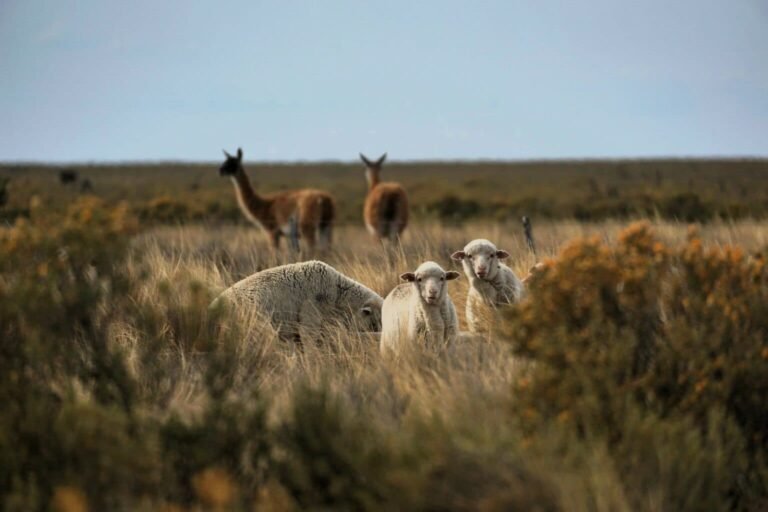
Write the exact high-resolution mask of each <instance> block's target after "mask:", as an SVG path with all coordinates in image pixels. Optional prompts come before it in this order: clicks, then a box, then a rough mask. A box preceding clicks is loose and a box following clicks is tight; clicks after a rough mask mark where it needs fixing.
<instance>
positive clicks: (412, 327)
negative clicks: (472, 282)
mask: <svg viewBox="0 0 768 512" xmlns="http://www.w3.org/2000/svg"><path fill="white" fill-rule="evenodd" d="M460 275H461V274H459V273H458V272H456V271H453V270H451V271H448V272H446V271H445V270H443V269H442V268H441V267H440V265H438V264H437V263H435V262H433V261H427V262H425V263H422V264H421V265H419V268H417V269H416V271H415V272H406V273H404V274H402V275H401V276H400V279H402V280H403V281H407V282H406V283H403V284H400V285H398V286H397V287H395V289H394V290H392V291H391V292H390V293H389V295H387V298H386V299H384V306H383V307H382V309H381V323H382V331H381V341H380V345H379V348H380V350H381V352H382V353H387V352H389V351H393V352H397V351H398V350H399V349H400V348H402V347H404V346H405V345H406V344H425V345H429V346H442V345H451V344H453V343H454V342H455V341H456V337H457V335H458V332H459V321H458V318H457V316H456V308H454V306H453V302H452V301H451V298H450V297H449V296H448V293H447V285H446V281H451V280H453V279H456V278H458V277H459V276H460Z"/></svg>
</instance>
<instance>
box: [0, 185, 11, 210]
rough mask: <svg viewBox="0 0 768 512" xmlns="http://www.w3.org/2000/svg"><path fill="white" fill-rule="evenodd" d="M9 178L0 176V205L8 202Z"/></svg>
mask: <svg viewBox="0 0 768 512" xmlns="http://www.w3.org/2000/svg"><path fill="white" fill-rule="evenodd" d="M9 181H11V180H10V178H0V207H2V206H5V203H7V202H8V182H9Z"/></svg>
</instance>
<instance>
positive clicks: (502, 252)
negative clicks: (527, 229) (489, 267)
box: [496, 249, 509, 260]
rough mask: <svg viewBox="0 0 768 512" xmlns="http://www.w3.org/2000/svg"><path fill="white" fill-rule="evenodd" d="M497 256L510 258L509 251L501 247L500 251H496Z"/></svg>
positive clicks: (502, 258)
mask: <svg viewBox="0 0 768 512" xmlns="http://www.w3.org/2000/svg"><path fill="white" fill-rule="evenodd" d="M496 256H498V258H499V259H500V260H504V259H507V258H509V253H508V252H507V251H502V250H501V249H499V250H498V251H496Z"/></svg>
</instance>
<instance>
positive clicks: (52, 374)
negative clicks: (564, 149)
mask: <svg viewBox="0 0 768 512" xmlns="http://www.w3.org/2000/svg"><path fill="white" fill-rule="evenodd" d="M217 167H218V166H217V165H216V164H179V163H175V164H152V165H149V164H147V165H120V166H102V165H87V166H66V168H67V169H76V170H77V171H78V172H79V177H80V181H82V180H83V179H86V178H87V179H88V180H90V182H91V184H92V186H93V190H92V191H89V192H87V193H84V192H82V191H81V190H80V188H79V187H80V185H79V184H70V185H62V184H60V183H59V181H58V173H59V171H60V170H62V169H63V168H64V167H62V166H29V165H9V164H6V165H3V166H1V167H0V179H1V178H3V177H6V178H10V181H9V182H8V185H7V187H6V191H7V201H6V204H5V205H4V206H2V207H0V212H3V211H4V212H5V216H4V217H3V218H4V219H5V222H6V225H5V226H4V227H0V234H2V237H0V249H2V251H4V252H3V256H4V258H6V262H8V263H7V264H5V263H0V270H2V272H0V320H3V321H5V322H6V325H5V326H2V325H0V332H1V333H3V336H4V338H5V341H4V342H3V343H4V345H3V350H4V352H3V353H2V355H1V356H0V370H2V371H0V399H2V400H3V401H4V402H3V403H6V404H10V405H7V406H6V411H9V412H7V413H6V414H4V415H3V417H2V418H0V467H2V468H4V469H0V484H2V485H0V487H3V486H5V489H7V490H6V491H5V493H4V495H3V496H2V500H3V501H2V502H0V505H2V508H4V509H6V510H31V509H40V510H44V509H49V508H51V509H55V510H70V511H74V510H89V509H90V510H99V509H112V510H174V511H175V510H433V511H439V510H467V511H468V510H484V511H497V510H498V511H501V510H563V511H606V512H607V511H631V510H642V511H649V512H650V511H667V510H670V511H671V510H692V511H693V510H729V509H730V510H750V511H753V510H754V511H757V510H765V508H761V507H765V506H767V505H768V466H766V463H765V462H766V461H765V458H764V457H765V456H766V455H767V454H768V450H767V449H766V447H768V426H767V425H768V408H766V407H765V406H764V404H765V400H764V396H765V393H767V392H768V341H767V340H768V300H765V299H766V298H768V275H766V272H765V270H764V265H763V262H764V256H763V255H764V254H765V253H766V250H768V220H765V218H766V215H767V214H768V161H767V160H732V161H727V160H722V161H706V160H699V161H697V160H668V161H616V162H613V161H611V162H608V161H602V162H531V163H509V164H502V163H492V162H487V163H418V164H417V163H397V162H395V163H390V164H387V165H386V166H385V170H384V175H385V178H386V179H387V180H394V181H400V182H402V183H403V184H404V186H405V187H406V189H407V190H408V192H409V194H410V195H411V200H412V204H413V208H414V217H415V218H414V222H413V223H412V225H410V226H409V228H408V229H407V230H406V232H405V234H404V237H403V239H402V241H401V244H399V245H398V246H395V247H390V246H382V245H380V244H379V243H377V242H374V241H372V239H371V238H370V236H369V235H368V234H367V233H366V232H365V230H364V228H363V226H362V222H361V218H360V216H361V213H360V212H361V210H362V202H363V198H364V194H365V182H364V177H363V170H362V166H361V165H357V164H354V165H353V164H341V163H327V164H284V165H267V164H258V165H256V164H252V165H248V164H246V171H248V172H249V174H250V176H251V178H252V180H253V182H254V184H255V185H256V187H257V190H260V191H264V192H269V191H274V190H281V189H286V188H294V187H305V186H306V187H310V186H311V187H318V188H325V189H327V190H330V191H332V192H333V194H334V195H335V197H336V199H337V203H338V207H339V212H340V220H339V223H338V226H337V229H336V230H335V232H334V244H333V248H332V249H331V250H330V251H328V252H325V253H307V252H303V253H295V252H292V251H290V250H288V249H287V248H285V247H283V248H282V249H281V250H279V251H273V250H272V249H270V248H269V246H268V243H267V238H266V236H265V235H264V234H263V233H261V232H260V231H259V230H258V229H256V228H255V227H252V226H250V225H248V224H247V223H245V222H243V221H242V219H241V218H240V217H241V215H240V214H239V212H238V210H237V208H236V206H235V202H234V198H233V191H232V186H231V184H230V183H229V182H228V180H226V179H224V178H220V177H219V176H218V173H217ZM86 195H95V196H97V197H100V198H101V199H103V200H104V202H105V204H104V205H95V203H94V204H91V203H89V202H88V201H90V200H89V199H87V198H86V199H85V203H86V204H85V206H82V207H78V208H80V209H78V210H76V211H75V212H74V213H72V212H70V213H66V210H67V209H68V208H70V207H71V206H72V205H73V204H76V203H77V201H78V200H83V198H82V197H81V196H86ZM694 196H695V198H696V199H692V198H693V197H694ZM35 197H36V198H37V199H33V198H35ZM121 201H125V202H127V204H128V209H127V212H123V213H120V214H119V215H118V214H114V213H104V214H102V213H100V212H101V211H102V209H104V211H105V212H109V211H110V210H109V209H110V208H112V207H113V206H114V205H117V204H118V203H120V202H121ZM675 208H678V209H677V210H676V209H675ZM523 214H525V215H530V216H531V217H532V218H533V223H534V235H535V239H536V245H537V255H534V254H532V253H531V251H530V250H529V248H528V247H527V245H526V243H525V240H524V237H523V233H522V229H521V226H520V223H519V216H520V215H523ZM123 215H125V217H126V218H132V217H133V216H134V215H135V216H138V218H139V222H138V225H137V226H135V227H134V228H131V229H128V228H125V231H123V229H124V227H123V226H124V225H126V226H127V225H130V222H129V221H124V220H123ZM678 215H679V217H680V218H677V216H678ZM15 216H21V217H22V218H25V219H27V220H26V221H24V222H22V223H17V224H14V223H13V220H12V219H13V218H14V217H15ZM102 218H103V219H104V220H103V221H99V220H98V219H102ZM115 219H119V222H117V221H116V220H115ZM59 220H61V223H62V225H63V227H61V228H60V227H59V226H58V224H59ZM638 220H640V221H642V222H644V223H645V224H644V226H645V227H637V226H638V225H637V224H633V226H635V227H633V228H630V231H629V232H627V226H628V225H630V224H632V223H634V222H635V221H638ZM99 222H103V223H102V224H100V223H99ZM692 222H693V223H694V226H693V227H692V226H691V223H692ZM115 226H117V227H115ZM59 229H61V230H59ZM100 230H101V231H100ZM73 233H74V235H73ZM622 233H623V234H622ZM649 233H650V234H649ZM474 238H488V239H490V240H492V241H494V242H496V244H497V245H498V246H499V247H500V248H504V249H506V250H507V251H508V252H510V254H511V258H510V259H509V260H508V264H509V265H510V266H511V267H512V268H513V270H514V271H515V272H516V273H517V274H518V275H521V276H524V275H526V274H527V271H528V269H529V268H530V267H531V266H532V265H533V264H534V263H536V262H537V261H542V260H549V261H551V262H552V263H551V264H552V265H553V267H552V268H553V269H554V270H552V272H554V274H551V275H550V276H551V277H550V278H549V280H546V279H545V281H544V282H543V283H542V284H541V288H540V290H539V291H536V290H534V291H533V298H532V300H539V301H540V304H538V305H536V304H530V305H527V306H525V307H523V308H522V309H521V310H520V312H512V313H510V316H509V317H504V318H503V319H501V320H500V321H501V322H502V326H506V327H502V329H501V331H499V332H498V333H497V335H494V336H493V337H492V338H491V339H490V340H488V341H487V342H485V343H474V344H460V345H458V346H457V347H454V348H453V349H452V350H450V351H445V352H439V351H433V350H418V349H417V350H415V351H414V352H413V353H410V354H407V355H406V356H404V357H403V358H401V359H398V360H387V359H385V358H382V357H381V356H380V354H379V351H378V346H377V343H376V341H375V339H374V338H372V337H370V336H368V335H365V334H354V333H353V334H350V333H347V332H343V331H341V330H339V331H338V332H336V333H335V334H334V335H333V336H331V339H328V340H325V343H323V344H320V345H317V346H315V345H311V344H310V345H307V346H305V347H304V348H303V349H301V350H300V349H298V348H297V347H296V346H292V345H291V344H287V343H285V342H282V341H280V340H278V339H277V337H276V336H275V334H274V332H273V331H272V330H271V329H270V328H269V326H267V325H266V324H264V322H263V320H262V319H260V318H258V315H256V314H255V312H249V311H242V310H240V311H234V312H225V313H222V315H223V316H217V314H214V313H212V312H211V311H209V310H208V304H209V302H210V300H211V299H212V298H213V297H215V296H216V294H218V293H219V292H220V291H221V290H223V289H224V288H225V287H227V286H229V285H230V284H232V283H233V282H235V281H237V280H239V279H241V278H243V277H245V276H247V275H249V274H251V273H253V272H256V271H259V270H262V269H264V268H268V267H272V266H275V265H279V264H283V263H289V262H294V261H299V260H303V259H308V258H313V257H318V258H321V259H323V260H324V261H326V262H328V263H329V264H331V265H333V266H334V267H335V268H337V269H338V270H339V271H341V272H343V273H345V274H347V275H349V276H350V277H352V278H354V279H357V280H359V281H360V282H362V283H364V284H366V285H367V286H369V287H371V288H372V289H373V290H375V291H377V292H378V293H379V294H381V295H382V296H385V295H386V294H387V293H388V292H389V291H390V290H391V289H392V288H393V287H394V286H395V285H396V284H398V275H399V274H400V273H402V272H404V271H407V270H413V269H415V268H416V266H418V264H420V263H421V262H423V261H425V260H434V261H437V262H438V263H440V264H441V265H442V266H443V267H444V268H454V269H459V268H458V266H457V265H456V264H455V262H452V261H451V260H450V254H451V252H453V251H455V250H457V249H459V248H461V247H463V245H464V244H465V243H466V242H467V241H469V240H471V239H474ZM25 244H26V245H25ZM60 246H66V247H69V253H70V254H71V259H72V261H63V260H62V258H61V257H60V254H61V252H60ZM733 248H737V249H733ZM24 251H27V252H24ZM105 251H107V252H105ZM77 258H80V259H81V260H82V265H80V264H79V263H78V260H77ZM99 262H101V263H99ZM49 264H50V266H49ZM2 265H5V266H2ZM90 265H93V266H95V267H96V268H98V270H99V272H100V274H99V276H100V279H101V281H93V279H91V278H90V277H88V276H90V274H89V273H88V272H90V271H89V270H87V268H86V267H89V266H90ZM56 268H59V270H58V271H57V270H55V269H56ZM82 269H86V270H82ZM459 270H460V269H459ZM56 272H59V273H58V274H57V273H56ZM79 272H82V275H81V274H80V273H79ZM557 272H563V273H562V274H558V273H557ZM73 276H75V277H73ZM552 276H558V277H557V278H555V277H552ZM618 283H621V286H618ZM625 284H626V286H625ZM12 290H15V292H14V294H11V291H12ZM590 290H599V291H600V293H599V294H592V292H591V291H590ZM466 292H467V281H466V279H465V278H463V277H462V278H461V279H459V280H457V281H453V282H451V283H450V284H449V293H450V295H451V297H452V299H453V301H454V303H455V304H456V308H457V312H458V315H459V320H460V324H461V326H462V328H465V326H466V323H465V319H464V304H465V296H466ZM686 301H688V302H686ZM80 310H82V311H81V313H82V315H78V314H77V312H78V311H80ZM660 311H661V312H662V313H660ZM86 317H87V319H86ZM659 317H663V319H664V321H663V322H660V321H659ZM0 323H2V322H0ZM649 326H650V327H649ZM649 329H650V331H649ZM649 332H650V333H651V334H648V333H649ZM648 337H650V338H652V339H653V340H654V342H653V343H654V346H655V347H656V350H657V351H656V352H654V354H655V357H654V358H653V359H652V362H651V363H644V364H647V367H645V366H644V367H643V369H641V370H637V371H635V370H633V371H632V372H629V370H628V368H629V367H634V365H636V364H637V360H638V356H637V353H636V350H635V348H636V345H637V344H638V343H640V342H643V341H644V340H645V338H648ZM637 346H639V345H637ZM24 347H27V348H24ZM104 354H108V356H105V355H104ZM630 373H631V374H630ZM78 507H80V508H78Z"/></svg>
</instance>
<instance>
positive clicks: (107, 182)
mask: <svg viewBox="0 0 768 512" xmlns="http://www.w3.org/2000/svg"><path fill="white" fill-rule="evenodd" d="M218 167H219V164H217V163H212V164H184V163H158V164H145V165H139V164H136V165H133V164H124V165H96V164H94V165H78V166H68V167H66V168H63V167H60V166H44V165H11V164H5V165H0V189H2V179H3V178H9V179H10V180H11V181H10V183H9V184H8V187H7V188H8V205H7V206H6V207H5V209H3V208H0V219H2V218H12V217H13V216H14V215H16V214H23V213H24V212H25V210H26V209H27V208H28V205H29V200H30V198H32V197H33V196H37V197H39V198H40V199H41V200H42V201H43V202H44V203H45V204H46V205H48V206H49V207H51V206H57V205H58V206H65V205H66V204H69V203H70V202H71V201H72V199H73V198H74V197H76V196H78V195H80V194H83V193H85V192H87V193H89V194H95V195H97V196H99V197H101V198H102V199H105V200H106V201H108V202H110V203H116V202H118V201H127V202H128V203H129V204H130V206H131V208H132V210H133V211H134V212H135V213H136V214H137V215H138V216H139V217H140V218H141V219H142V221H143V222H145V223H146V222H149V221H153V222H160V223H169V222H170V223H178V222H182V221H183V222H189V221H208V222H211V221H214V222H232V221H242V220H241V217H242V215H240V213H239V211H238V209H237V205H236V204H235V201H234V199H233V191H232V184H231V183H230V182H229V180H228V179H225V178H222V177H220V176H219V174H218ZM63 170H67V171H77V175H78V177H79V180H80V181H79V182H78V183H71V184H67V185H63V184H61V183H60V182H59V173H60V171H63ZM246 171H247V172H248V173H249V174H250V176H251V177H252V179H253V182H254V185H255V186H256V187H257V189H258V190H260V191H264V192H274V191H279V190H285V189H289V188H297V187H298V188H301V187H307V186H312V187H317V188H323V189H326V190H329V191H332V192H333V194H334V196H335V197H336V199H337V204H338V209H339V220H340V222H341V223H344V224H354V225H358V224H359V223H360V222H361V217H362V207H363V201H364V199H365V194H366V185H365V179H364V174H363V168H362V165H361V164H349V163H336V162H328V163H307V164H301V163H299V164H246ZM767 177H768V161H767V160H765V159H734V160H727V159H723V160H695V159H669V160H636V161H633V160H615V161H599V160H597V161H552V162H513V163H507V162H458V163H453V162H423V163H422V162H401V163H398V162H394V163H388V164H387V179H391V180H393V181H398V182H400V183H402V184H403V185H404V186H405V189H406V190H407V191H408V194H409V197H410V199H411V201H410V202H411V207H412V213H413V216H414V219H415V220H416V221H427V220H439V221H440V222H442V223H443V224H454V223H457V222H465V221H468V220H472V219H480V218H492V219H495V220H499V221H504V220H506V219H518V218H519V217H520V216H522V215H528V216H529V217H531V218H533V219H538V220H541V219H561V218H576V219H578V220H582V221H597V220H602V219H610V218H635V217H647V216H652V217H660V218H664V219H669V220H679V221H684V222H694V221H699V222H706V221H711V220H713V219H737V218H744V217H752V218H765V217H767V216H768V186H766V183H767V181H768V178H767ZM85 180H88V182H89V183H90V187H85V186H84V182H85ZM84 189H85V190H84Z"/></svg>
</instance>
